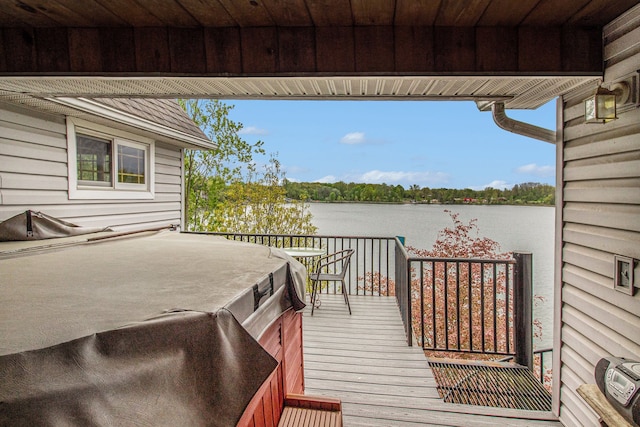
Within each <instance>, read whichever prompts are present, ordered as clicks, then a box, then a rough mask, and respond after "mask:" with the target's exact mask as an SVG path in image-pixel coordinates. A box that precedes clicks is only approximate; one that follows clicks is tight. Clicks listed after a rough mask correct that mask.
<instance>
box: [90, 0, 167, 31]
mask: <svg viewBox="0 0 640 427" xmlns="http://www.w3.org/2000/svg"><path fill="white" fill-rule="evenodd" d="M94 1H96V2H98V3H100V4H101V5H102V6H103V7H104V8H105V9H108V10H109V11H110V12H111V13H113V14H114V15H116V16H118V18H120V19H121V20H122V21H123V22H126V23H127V24H129V25H131V26H135V27H159V26H162V25H165V23H164V22H162V21H161V20H159V19H158V17H157V16H155V15H154V14H153V11H151V10H148V9H145V8H144V7H142V6H140V4H138V3H137V2H135V1H131V0H94Z"/></svg>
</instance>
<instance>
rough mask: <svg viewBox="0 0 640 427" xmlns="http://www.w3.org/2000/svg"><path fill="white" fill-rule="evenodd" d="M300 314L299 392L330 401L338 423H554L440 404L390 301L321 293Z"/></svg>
mask: <svg viewBox="0 0 640 427" xmlns="http://www.w3.org/2000/svg"><path fill="white" fill-rule="evenodd" d="M321 301H322V305H321V307H320V308H319V309H316V310H315V312H314V315H313V316H311V311H310V308H307V311H305V314H304V319H303V325H304V329H303V330H304V364H305V386H306V391H305V393H306V394H312V395H323V396H331V397H337V398H339V399H341V400H342V402H343V414H344V422H345V426H346V427H349V426H352V427H361V426H371V427H375V426H398V427H404V426H406V427H408V426H501V427H503V426H534V427H535V426H559V425H560V423H558V422H557V421H552V420H550V419H552V418H553V417H552V415H551V414H548V413H541V412H533V411H518V410H504V409H496V408H487V407H479V406H469V405H455V404H448V403H444V402H443V401H442V399H440V397H439V395H438V391H437V390H436V383H435V380H434V378H433V374H432V372H431V370H430V369H429V366H428V363H427V360H426V358H425V356H424V354H423V353H422V351H421V350H420V348H419V347H408V346H407V345H406V342H405V338H404V328H403V326H402V321H401V319H400V313H399V311H398V308H397V305H396V303H395V299H394V298H387V297H373V296H367V297H365V296H359V297H356V296H352V297H350V301H351V308H352V310H353V315H352V316H349V313H348V311H347V307H346V305H345V304H344V300H343V299H342V296H341V295H338V296H334V295H322V296H321Z"/></svg>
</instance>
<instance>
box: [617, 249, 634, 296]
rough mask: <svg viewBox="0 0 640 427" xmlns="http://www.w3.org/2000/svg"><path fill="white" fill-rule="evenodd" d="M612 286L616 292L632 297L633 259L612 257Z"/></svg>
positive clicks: (620, 256)
mask: <svg viewBox="0 0 640 427" xmlns="http://www.w3.org/2000/svg"><path fill="white" fill-rule="evenodd" d="M613 259H614V273H613V274H614V276H613V284H614V288H615V290H616V291H620V292H623V293H625V294H629V295H633V293H634V278H633V269H634V266H635V265H634V261H635V260H634V259H633V258H629V257H626V256H622V255H614V257H613Z"/></svg>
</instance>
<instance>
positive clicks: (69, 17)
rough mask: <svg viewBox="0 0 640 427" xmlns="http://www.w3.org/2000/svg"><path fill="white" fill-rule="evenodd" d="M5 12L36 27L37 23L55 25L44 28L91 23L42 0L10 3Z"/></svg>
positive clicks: (74, 13) (63, 8)
mask: <svg viewBox="0 0 640 427" xmlns="http://www.w3.org/2000/svg"><path fill="white" fill-rule="evenodd" d="M4 10H5V11H7V12H10V13H14V14H16V15H17V16H18V18H19V19H21V20H26V22H28V24H29V26H33V27H37V26H38V23H39V22H45V23H46V22H53V23H57V24H56V25H45V26H60V25H61V26H68V27H79V26H89V25H91V24H92V22H90V21H87V19H86V18H85V17H83V16H81V15H80V14H78V13H76V11H74V10H71V9H69V8H67V7H65V6H62V5H60V4H59V3H57V2H55V1H52V2H46V1H44V0H22V1H20V2H15V3H14V2H12V3H11V4H10V5H9V7H7V8H6V9H4Z"/></svg>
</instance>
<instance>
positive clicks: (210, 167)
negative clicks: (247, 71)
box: [178, 99, 265, 231]
mask: <svg viewBox="0 0 640 427" xmlns="http://www.w3.org/2000/svg"><path fill="white" fill-rule="evenodd" d="M178 102H179V103H180V106H181V107H182V108H183V109H184V110H185V112H186V113H187V115H188V116H189V117H190V118H191V120H193V121H194V122H195V123H196V124H197V125H198V126H199V127H200V128H201V129H202V130H203V131H204V133H205V134H206V135H207V137H208V138H209V139H211V140H212V141H213V142H214V143H215V144H216V148H215V149H214V150H208V151H206V150H185V154H184V163H185V200H184V205H185V215H186V227H187V230H192V231H193V230H208V229H210V226H211V225H212V224H214V223H215V217H214V212H215V211H216V209H217V208H218V207H219V205H220V204H221V203H222V202H223V200H224V192H225V191H226V186H227V185H228V184H230V183H233V182H237V181H241V180H242V178H243V174H244V173H246V172H247V171H251V169H252V168H253V167H254V166H253V157H254V156H255V155H262V154H264V153H265V151H264V149H263V148H262V146H263V142H262V141H257V142H256V143H254V144H250V143H248V142H246V141H245V140H243V139H242V138H240V136H239V135H238V132H239V131H240V130H241V129H242V127H243V126H242V123H238V122H235V121H233V120H231V119H230V118H229V112H230V111H231V110H232V109H233V106H232V105H227V104H224V103H222V102H220V101H218V100H202V99H181V100H178Z"/></svg>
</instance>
